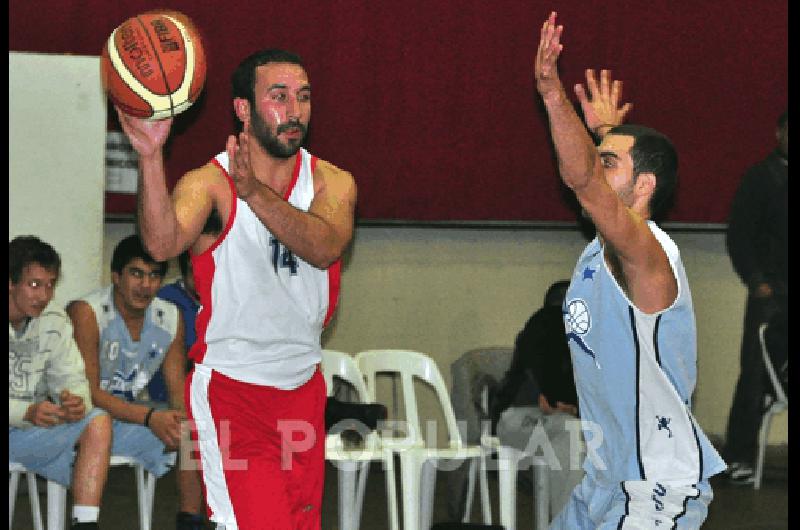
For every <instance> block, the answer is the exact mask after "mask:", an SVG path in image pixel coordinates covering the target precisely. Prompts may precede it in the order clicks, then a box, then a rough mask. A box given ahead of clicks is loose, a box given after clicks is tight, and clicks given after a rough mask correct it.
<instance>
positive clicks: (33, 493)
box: [8, 462, 49, 530]
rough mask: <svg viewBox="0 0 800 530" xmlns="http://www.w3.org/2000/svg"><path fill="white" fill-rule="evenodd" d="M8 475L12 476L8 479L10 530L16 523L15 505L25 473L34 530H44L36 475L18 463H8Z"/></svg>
mask: <svg viewBox="0 0 800 530" xmlns="http://www.w3.org/2000/svg"><path fill="white" fill-rule="evenodd" d="M8 473H9V474H10V475H11V476H10V477H9V479H8V530H11V525H12V524H13V522H14V505H15V504H16V501H17V487H18V486H19V477H20V475H21V474H23V473H25V476H26V477H27V479H28V497H29V498H30V502H31V516H32V519H33V528H34V530H43V528H44V527H43V526H42V512H41V510H40V508H39V488H38V487H37V486H36V474H35V473H32V472H30V471H28V470H27V469H25V466H23V465H22V464H18V463H16V462H9V463H8ZM48 486H49V483H48ZM48 501H49V497H48Z"/></svg>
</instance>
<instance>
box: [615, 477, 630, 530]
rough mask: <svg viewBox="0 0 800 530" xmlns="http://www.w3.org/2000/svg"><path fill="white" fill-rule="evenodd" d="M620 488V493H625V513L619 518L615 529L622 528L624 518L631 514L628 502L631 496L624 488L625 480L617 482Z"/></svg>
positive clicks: (619, 529) (620, 529)
mask: <svg viewBox="0 0 800 530" xmlns="http://www.w3.org/2000/svg"><path fill="white" fill-rule="evenodd" d="M619 486H620V488H622V493H624V494H625V513H624V514H623V516H622V517H620V518H619V524H618V525H617V530H622V525H623V524H625V518H626V517H628V516H629V515H630V514H631V511H630V504H631V496H630V495H628V490H626V489H625V482H624V481H623V482H620V483H619Z"/></svg>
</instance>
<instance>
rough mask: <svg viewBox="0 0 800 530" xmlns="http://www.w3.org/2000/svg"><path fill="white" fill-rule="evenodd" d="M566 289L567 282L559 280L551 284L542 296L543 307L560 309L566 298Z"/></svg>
mask: <svg viewBox="0 0 800 530" xmlns="http://www.w3.org/2000/svg"><path fill="white" fill-rule="evenodd" d="M567 289H569V280H559V281H557V282H555V283H553V285H551V286H550V287H548V288H547V292H546V293H545V294H544V305H546V306H556V307H561V306H562V305H563V304H564V299H565V298H566V297H567Z"/></svg>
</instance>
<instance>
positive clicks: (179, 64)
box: [100, 11, 206, 120]
mask: <svg viewBox="0 0 800 530" xmlns="http://www.w3.org/2000/svg"><path fill="white" fill-rule="evenodd" d="M100 68H101V75H102V79H103V86H104V87H105V89H106V91H107V92H108V96H109V97H110V98H111V101H113V102H114V104H115V105H117V106H118V107H119V108H120V110H122V111H123V112H125V113H126V114H130V115H131V116H136V117H138V118H146V119H151V120H162V119H165V118H169V117H172V116H175V115H176V114H178V113H181V112H183V111H185V110H186V109H188V108H189V107H190V106H191V105H192V103H194V102H195V101H196V100H197V97H198V96H199V95H200V92H201V91H202V90H203V83H205V80H206V57H205V53H204V52H203V45H202V43H201V42H200V35H199V33H198V32H197V29H196V28H195V27H194V24H192V22H191V20H189V17H187V16H186V15H184V14H182V13H178V12H177V11H151V12H147V13H143V14H141V15H137V16H135V17H131V18H129V19H128V20H126V21H125V22H123V23H122V24H121V25H120V26H119V27H117V28H116V29H115V30H114V31H113V32H112V33H111V36H110V37H109V38H108V41H107V42H106V44H105V46H104V47H103V55H102V58H101V60H100Z"/></svg>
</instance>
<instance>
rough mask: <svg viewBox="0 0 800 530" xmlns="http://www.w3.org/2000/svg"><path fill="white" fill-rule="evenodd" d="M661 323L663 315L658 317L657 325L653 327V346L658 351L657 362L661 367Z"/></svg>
mask: <svg viewBox="0 0 800 530" xmlns="http://www.w3.org/2000/svg"><path fill="white" fill-rule="evenodd" d="M660 323H661V315H658V316H657V317H656V325H655V327H654V328H653V348H654V349H655V352H656V362H657V363H658V366H659V368H660V367H661V355H659V353H658V325H659V324H660Z"/></svg>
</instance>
